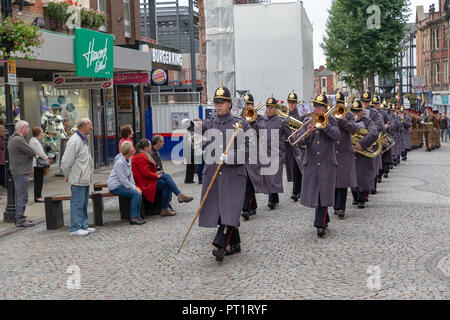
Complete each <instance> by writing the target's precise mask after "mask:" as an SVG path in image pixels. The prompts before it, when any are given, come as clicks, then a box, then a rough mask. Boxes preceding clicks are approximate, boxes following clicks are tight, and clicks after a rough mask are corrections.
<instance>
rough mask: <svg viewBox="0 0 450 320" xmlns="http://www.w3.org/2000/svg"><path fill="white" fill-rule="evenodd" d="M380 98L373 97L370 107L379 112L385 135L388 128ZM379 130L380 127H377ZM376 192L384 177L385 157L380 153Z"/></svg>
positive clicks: (376, 171)
mask: <svg viewBox="0 0 450 320" xmlns="http://www.w3.org/2000/svg"><path fill="white" fill-rule="evenodd" d="M380 103H381V100H380V97H379V96H373V98H372V103H371V105H370V107H371V109H373V110H375V111H377V112H378V113H379V114H380V117H379V118H380V119H381V122H380V124H382V127H383V130H382V131H381V132H382V133H383V134H384V133H385V132H386V131H387V130H386V126H385V123H384V118H383V113H382V112H381V111H380ZM377 129H378V126H377ZM378 133H380V131H378ZM375 174H376V176H375V190H376V186H377V182H381V181H382V180H381V177H382V176H383V155H382V154H381V153H380V155H379V156H378V157H377V166H376V169H375Z"/></svg>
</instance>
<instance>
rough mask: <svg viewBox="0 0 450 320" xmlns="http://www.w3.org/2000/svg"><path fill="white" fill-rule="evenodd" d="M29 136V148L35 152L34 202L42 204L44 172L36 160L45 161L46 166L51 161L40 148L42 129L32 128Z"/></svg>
mask: <svg viewBox="0 0 450 320" xmlns="http://www.w3.org/2000/svg"><path fill="white" fill-rule="evenodd" d="M31 134H32V135H33V137H32V138H31V139H30V146H31V147H32V148H33V150H34V151H35V152H36V157H35V158H34V159H33V168H34V202H40V203H42V202H44V199H42V186H43V184H44V172H45V168H43V167H41V166H40V165H39V164H38V161H37V160H36V159H37V158H39V159H40V160H39V161H41V160H45V161H46V162H47V163H48V165H50V163H51V160H50V159H49V158H48V157H47V155H46V154H45V152H44V148H43V147H42V143H41V141H40V140H41V138H42V128H41V127H34V128H33V130H31Z"/></svg>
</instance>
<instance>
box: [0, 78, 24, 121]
mask: <svg viewBox="0 0 450 320" xmlns="http://www.w3.org/2000/svg"><path fill="white" fill-rule="evenodd" d="M10 89H11V98H12V111H13V120H14V122H17V121H19V120H20V95H19V87H18V86H11V87H10ZM0 125H6V97H5V85H4V84H1V83H0Z"/></svg>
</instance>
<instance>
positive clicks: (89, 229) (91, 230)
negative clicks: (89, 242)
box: [86, 228, 95, 233]
mask: <svg viewBox="0 0 450 320" xmlns="http://www.w3.org/2000/svg"><path fill="white" fill-rule="evenodd" d="M86 230H87V231H89V233H94V232H95V228H87V229H86Z"/></svg>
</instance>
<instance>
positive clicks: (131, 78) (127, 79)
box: [114, 73, 149, 84]
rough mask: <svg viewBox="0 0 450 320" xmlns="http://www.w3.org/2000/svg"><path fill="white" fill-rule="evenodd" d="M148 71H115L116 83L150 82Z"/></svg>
mask: <svg viewBox="0 0 450 320" xmlns="http://www.w3.org/2000/svg"><path fill="white" fill-rule="evenodd" d="M148 80H149V79H148V73H115V74H114V84H133V83H148Z"/></svg>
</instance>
